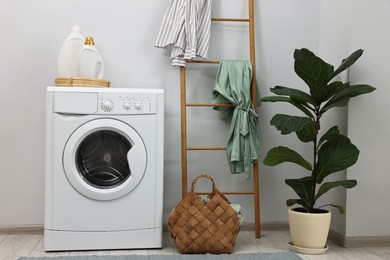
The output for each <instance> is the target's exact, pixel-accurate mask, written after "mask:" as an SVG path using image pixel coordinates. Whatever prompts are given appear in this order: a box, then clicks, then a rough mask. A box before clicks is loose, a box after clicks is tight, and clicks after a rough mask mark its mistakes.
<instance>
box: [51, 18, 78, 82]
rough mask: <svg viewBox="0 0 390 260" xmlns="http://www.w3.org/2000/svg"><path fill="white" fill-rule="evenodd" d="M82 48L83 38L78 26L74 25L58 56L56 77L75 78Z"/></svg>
mask: <svg viewBox="0 0 390 260" xmlns="http://www.w3.org/2000/svg"><path fill="white" fill-rule="evenodd" d="M83 46H84V36H83V35H82V34H81V30H80V26H79V25H78V24H75V25H73V27H72V29H71V32H70V34H69V36H68V38H67V39H66V40H65V42H64V43H63V44H62V46H61V49H60V52H59V54H58V60H57V73H58V77H65V78H70V77H77V68H78V60H79V54H80V51H81V49H82V48H83Z"/></svg>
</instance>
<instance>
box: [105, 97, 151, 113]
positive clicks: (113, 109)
mask: <svg viewBox="0 0 390 260" xmlns="http://www.w3.org/2000/svg"><path fill="white" fill-rule="evenodd" d="M156 102H157V95H156V94H153V93H138V94H136V93H131V94H129V93H99V95H98V112H99V113H101V114H154V113H156Z"/></svg>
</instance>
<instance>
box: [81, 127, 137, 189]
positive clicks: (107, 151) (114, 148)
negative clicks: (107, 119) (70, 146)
mask: <svg viewBox="0 0 390 260" xmlns="http://www.w3.org/2000/svg"><path fill="white" fill-rule="evenodd" d="M131 147H132V145H131V143H130V141H129V140H127V138H125V137H124V136H123V135H122V134H120V133H117V132H114V131H112V130H101V131H97V132H94V133H92V134H90V135H88V136H87V137H85V139H84V140H83V141H82V142H81V143H80V146H79V147H78V149H77V151H76V162H77V163H76V165H77V169H78V171H79V173H80V175H81V177H82V178H83V179H84V180H85V181H86V182H87V183H89V184H90V185H91V186H94V187H96V188H101V189H109V188H114V187H116V186H119V185H121V184H122V183H123V182H125V181H126V180H127V179H128V178H129V176H130V175H131V172H130V167H129V164H128V162H127V158H126V156H127V153H128V152H129V151H130V149H131Z"/></svg>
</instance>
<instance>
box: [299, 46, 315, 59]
mask: <svg viewBox="0 0 390 260" xmlns="http://www.w3.org/2000/svg"><path fill="white" fill-rule="evenodd" d="M313 56H316V55H315V54H314V53H313V52H311V51H310V50H308V49H305V48H302V49H296V50H295V51H294V60H303V59H305V58H307V57H313Z"/></svg>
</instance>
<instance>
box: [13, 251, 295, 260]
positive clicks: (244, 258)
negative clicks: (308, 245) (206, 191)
mask: <svg viewBox="0 0 390 260" xmlns="http://www.w3.org/2000/svg"><path fill="white" fill-rule="evenodd" d="M199 259H202V260H203V259H205V260H222V259H223V260H302V258H300V257H299V256H298V255H297V254H295V253H293V252H278V253H257V254H235V255H210V254H205V255H123V256H59V257H49V256H48V257H21V258H19V260H199Z"/></svg>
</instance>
